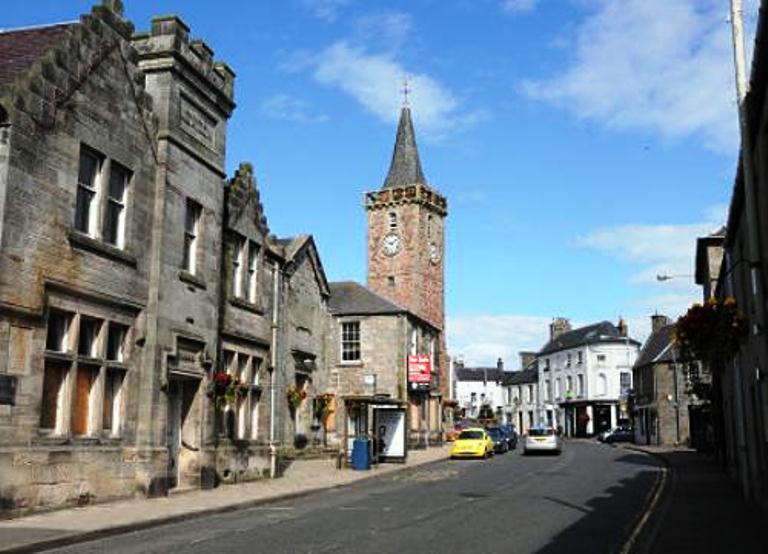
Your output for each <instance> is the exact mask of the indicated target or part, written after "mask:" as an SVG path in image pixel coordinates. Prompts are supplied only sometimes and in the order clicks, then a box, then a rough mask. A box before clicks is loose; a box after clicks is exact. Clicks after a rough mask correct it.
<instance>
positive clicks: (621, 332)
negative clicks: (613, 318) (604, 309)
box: [616, 317, 629, 337]
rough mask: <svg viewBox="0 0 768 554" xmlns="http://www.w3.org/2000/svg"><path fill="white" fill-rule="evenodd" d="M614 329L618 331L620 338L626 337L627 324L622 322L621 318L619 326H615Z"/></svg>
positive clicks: (621, 318)
mask: <svg viewBox="0 0 768 554" xmlns="http://www.w3.org/2000/svg"><path fill="white" fill-rule="evenodd" d="M616 328H617V329H618V330H619V335H620V336H622V337H626V336H627V332H628V330H629V329H628V327H627V322H626V321H624V318H623V317H620V318H619V324H618V325H617V326H616Z"/></svg>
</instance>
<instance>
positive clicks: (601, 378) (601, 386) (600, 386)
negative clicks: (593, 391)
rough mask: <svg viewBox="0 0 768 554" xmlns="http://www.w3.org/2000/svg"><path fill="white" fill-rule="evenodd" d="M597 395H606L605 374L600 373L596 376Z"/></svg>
mask: <svg viewBox="0 0 768 554" xmlns="http://www.w3.org/2000/svg"><path fill="white" fill-rule="evenodd" d="M597 394H599V395H604V394H608V377H606V375H605V373H600V374H599V375H598V376H597Z"/></svg>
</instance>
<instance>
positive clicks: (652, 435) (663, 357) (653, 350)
mask: <svg viewBox="0 0 768 554" xmlns="http://www.w3.org/2000/svg"><path fill="white" fill-rule="evenodd" d="M674 332H675V326H674V324H670V322H669V320H668V319H667V318H666V317H665V316H662V315H654V316H652V317H651V335H650V336H649V337H648V339H647V340H646V341H645V344H644V345H643V348H642V350H641V351H640V356H639V357H638V359H637V361H636V362H635V365H634V367H633V369H632V372H633V381H634V390H633V403H634V418H633V419H634V428H635V441H636V442H637V443H638V444H653V445H664V446H672V445H682V444H688V443H689V441H690V424H689V421H690V420H689V410H690V407H691V406H692V405H693V402H692V399H691V397H690V396H689V384H688V382H687V372H686V368H685V367H684V364H682V363H680V361H679V360H678V355H677V349H676V347H675V341H674Z"/></svg>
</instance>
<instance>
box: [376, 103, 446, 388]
mask: <svg viewBox="0 0 768 554" xmlns="http://www.w3.org/2000/svg"><path fill="white" fill-rule="evenodd" d="M365 209H366V211H367V212H368V288H370V289H371V290H373V291H374V292H376V293H378V294H379V295H381V296H383V297H385V298H387V299H389V300H391V301H393V302H395V303H396V304H398V305H400V306H402V307H403V308H406V309H407V310H409V311H410V312H412V313H414V314H415V315H417V316H419V317H421V318H422V319H424V320H426V321H428V322H429V323H431V324H432V325H434V326H435V327H437V328H438V329H440V331H441V336H440V353H439V357H438V360H437V364H436V366H437V367H439V368H440V373H441V374H443V373H444V372H445V367H443V366H447V358H446V355H445V354H446V349H445V337H444V335H443V333H442V331H443V330H444V329H445V308H444V305H445V300H444V299H445V284H444V283H445V270H444V268H445V265H444V253H445V218H446V216H447V215H448V203H447V201H446V199H445V197H444V196H442V195H440V194H438V193H437V192H436V191H435V190H434V189H433V188H432V187H430V186H429V185H428V184H427V180H426V178H425V177H424V172H423V171H422V169H421V162H420V161H419V151H418V148H417V146H416V137H415V134H414V131H413V122H412V121H411V110H410V108H409V107H408V106H407V105H406V106H403V108H402V110H401V112H400V122H399V124H398V127H397V137H396V140H395V147H394V151H393V152H392V162H391V165H390V168H389V173H388V174H387V178H386V180H385V181H384V185H383V186H382V188H381V189H380V190H378V191H376V192H369V193H367V194H366V197H365ZM441 362H442V363H441ZM446 385H447V383H446V382H445V378H444V376H443V378H442V379H441V388H444V387H445V386H446Z"/></svg>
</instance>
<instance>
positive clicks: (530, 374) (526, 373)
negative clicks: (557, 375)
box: [504, 369, 539, 385]
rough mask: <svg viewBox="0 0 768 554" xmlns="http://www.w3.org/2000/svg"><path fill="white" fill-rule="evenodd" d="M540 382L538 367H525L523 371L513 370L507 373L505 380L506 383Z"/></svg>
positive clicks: (524, 383) (525, 383)
mask: <svg viewBox="0 0 768 554" xmlns="http://www.w3.org/2000/svg"><path fill="white" fill-rule="evenodd" d="M538 382H539V370H538V369H524V370H522V371H512V372H509V373H507V375H506V378H505V380H504V384H505V385H527V384H530V383H538Z"/></svg>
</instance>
